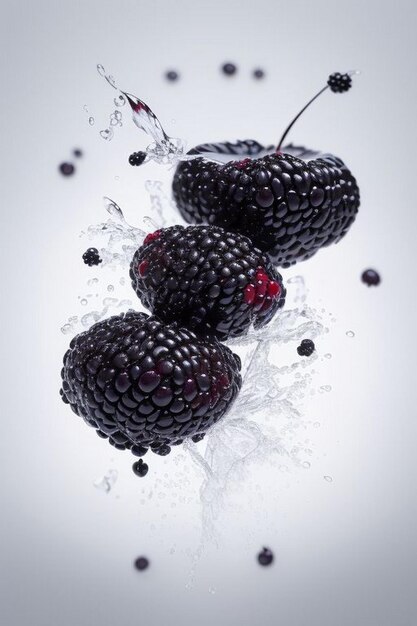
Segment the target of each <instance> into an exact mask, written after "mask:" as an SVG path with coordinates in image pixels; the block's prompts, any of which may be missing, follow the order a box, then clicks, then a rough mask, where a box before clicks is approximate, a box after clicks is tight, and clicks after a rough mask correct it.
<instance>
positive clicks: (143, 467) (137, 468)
mask: <svg viewBox="0 0 417 626" xmlns="http://www.w3.org/2000/svg"><path fill="white" fill-rule="evenodd" d="M132 470H133V472H134V474H136V476H139V477H140V478H143V477H144V476H146V474H147V473H148V470H149V467H148V465H147V464H146V463H144V462H143V460H142V459H139V461H136V463H133V465H132Z"/></svg>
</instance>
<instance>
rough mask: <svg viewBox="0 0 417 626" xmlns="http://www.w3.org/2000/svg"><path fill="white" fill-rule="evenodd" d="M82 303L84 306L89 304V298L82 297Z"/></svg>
mask: <svg viewBox="0 0 417 626" xmlns="http://www.w3.org/2000/svg"><path fill="white" fill-rule="evenodd" d="M81 304H82V305H83V306H85V305H86V304H88V300H87V299H86V298H82V299H81Z"/></svg>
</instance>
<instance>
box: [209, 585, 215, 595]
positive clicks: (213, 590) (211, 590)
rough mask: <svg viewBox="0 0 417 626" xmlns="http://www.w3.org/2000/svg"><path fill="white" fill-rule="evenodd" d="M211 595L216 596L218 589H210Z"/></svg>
mask: <svg viewBox="0 0 417 626" xmlns="http://www.w3.org/2000/svg"><path fill="white" fill-rule="evenodd" d="M209 593H211V595H213V596H214V594H215V593H216V588H215V587H209Z"/></svg>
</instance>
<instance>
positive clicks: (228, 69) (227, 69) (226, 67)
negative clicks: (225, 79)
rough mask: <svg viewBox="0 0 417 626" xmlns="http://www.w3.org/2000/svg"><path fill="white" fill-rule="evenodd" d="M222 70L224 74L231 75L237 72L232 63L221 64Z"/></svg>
mask: <svg viewBox="0 0 417 626" xmlns="http://www.w3.org/2000/svg"><path fill="white" fill-rule="evenodd" d="M222 72H223V74H226V76H233V75H234V74H236V72H237V67H236V65H235V64H234V63H224V64H223V65H222Z"/></svg>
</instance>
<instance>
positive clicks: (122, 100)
mask: <svg viewBox="0 0 417 626" xmlns="http://www.w3.org/2000/svg"><path fill="white" fill-rule="evenodd" d="M113 102H114V104H115V106H117V107H123V106H124V105H125V104H126V98H125V97H124V96H122V95H120V96H117V98H115V99H114V101H113Z"/></svg>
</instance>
